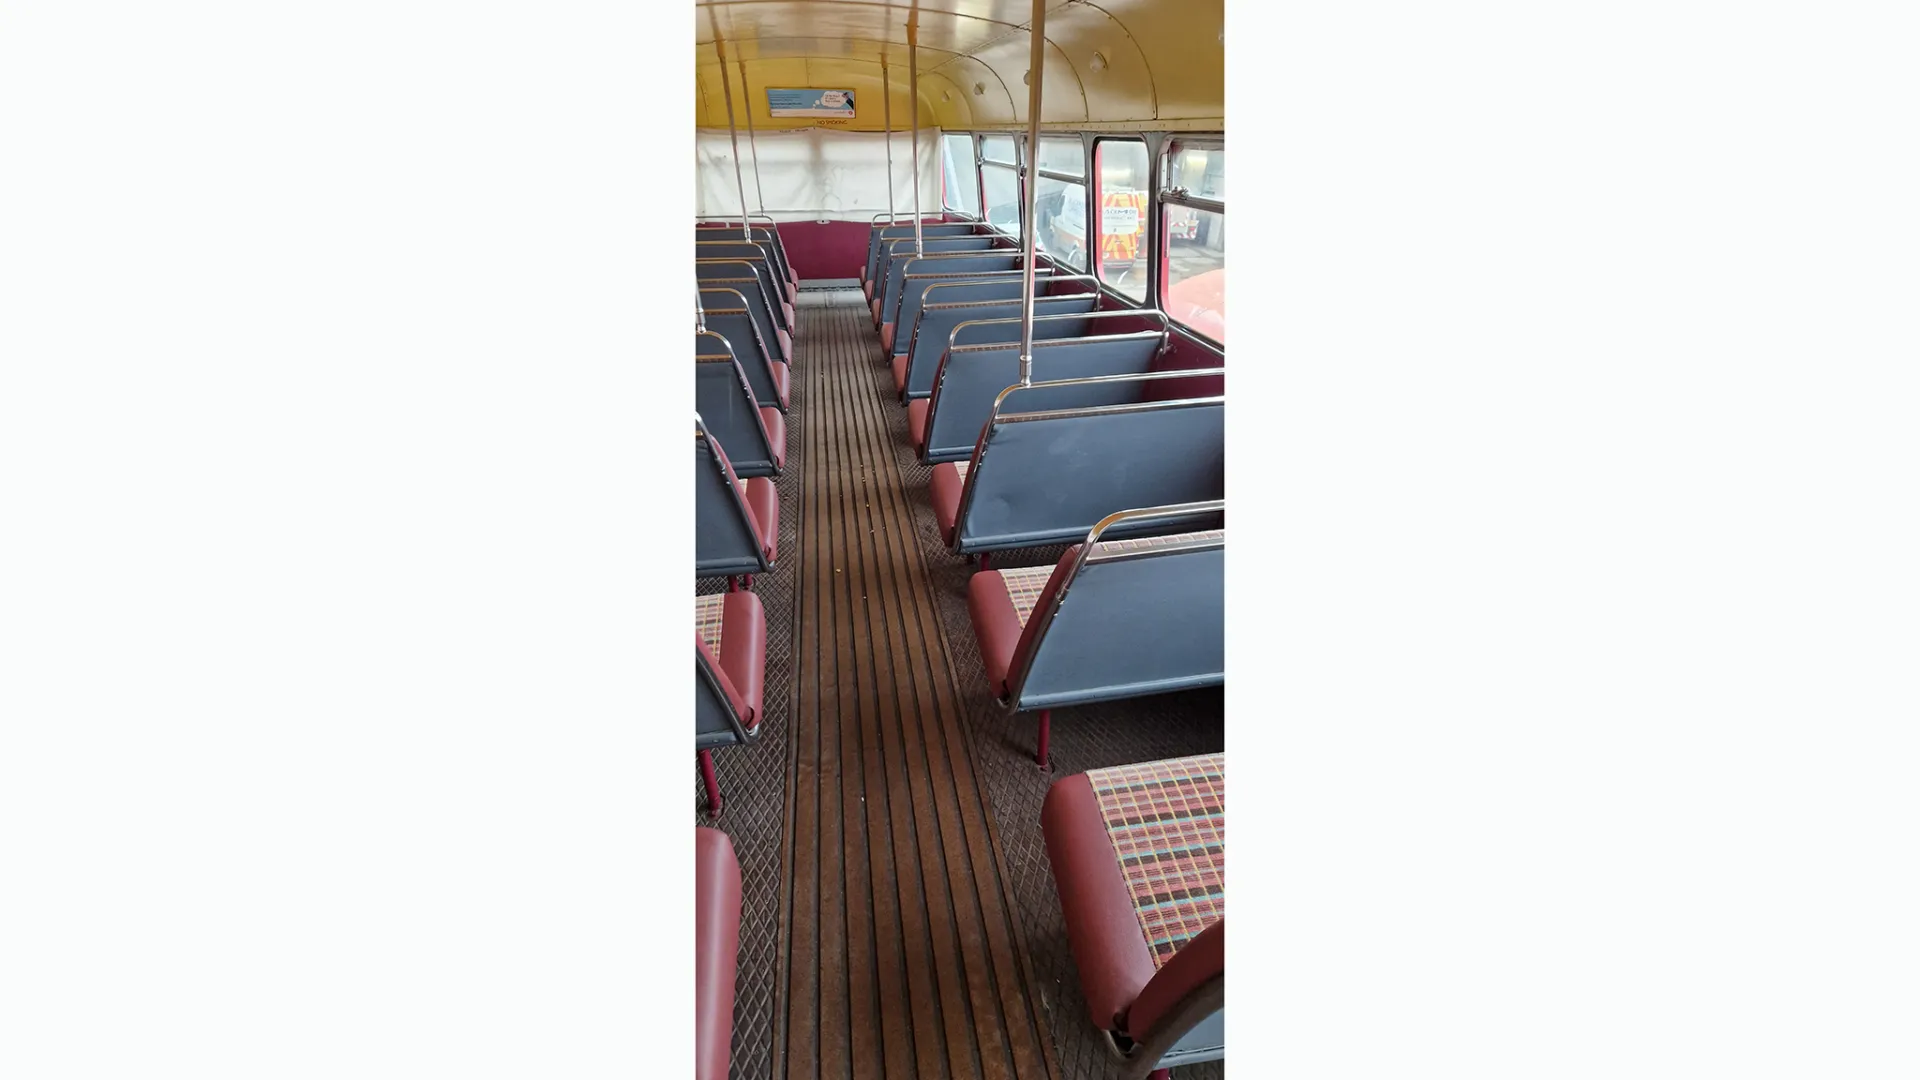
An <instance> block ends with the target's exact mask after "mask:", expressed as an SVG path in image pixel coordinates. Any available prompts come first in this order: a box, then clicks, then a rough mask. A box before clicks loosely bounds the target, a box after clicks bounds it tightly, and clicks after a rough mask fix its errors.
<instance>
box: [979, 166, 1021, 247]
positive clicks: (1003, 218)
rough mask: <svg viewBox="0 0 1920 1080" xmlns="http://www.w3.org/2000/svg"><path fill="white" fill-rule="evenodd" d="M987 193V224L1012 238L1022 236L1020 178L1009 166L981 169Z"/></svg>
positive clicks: (981, 179)
mask: <svg viewBox="0 0 1920 1080" xmlns="http://www.w3.org/2000/svg"><path fill="white" fill-rule="evenodd" d="M980 182H981V184H983V185H985V187H986V191H987V223H988V224H990V225H992V226H994V227H995V228H997V229H999V230H1000V231H1001V232H1004V233H1007V234H1009V235H1012V236H1019V235H1020V176H1019V174H1018V173H1015V172H1014V171H1013V167H1012V166H1009V165H993V164H987V165H982V166H981V167H980Z"/></svg>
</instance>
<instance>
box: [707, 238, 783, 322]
mask: <svg viewBox="0 0 1920 1080" xmlns="http://www.w3.org/2000/svg"><path fill="white" fill-rule="evenodd" d="M693 272H694V276H695V277H696V278H698V279H699V280H701V281H722V280H728V281H730V280H732V279H733V278H740V277H744V278H750V279H752V280H753V281H756V282H758V283H759V286H760V295H761V297H762V298H763V299H764V300H765V301H766V302H767V311H768V315H769V317H770V318H771V319H772V320H773V325H774V326H775V327H777V328H779V329H781V330H784V331H786V332H787V334H788V335H789V336H791V335H792V334H793V325H792V324H791V323H790V322H789V321H788V319H787V304H786V295H787V292H786V290H785V289H784V288H777V287H775V285H774V282H773V267H772V266H770V265H769V264H768V263H767V260H766V259H765V258H764V257H762V258H758V259H701V258H696V259H694V260H693Z"/></svg>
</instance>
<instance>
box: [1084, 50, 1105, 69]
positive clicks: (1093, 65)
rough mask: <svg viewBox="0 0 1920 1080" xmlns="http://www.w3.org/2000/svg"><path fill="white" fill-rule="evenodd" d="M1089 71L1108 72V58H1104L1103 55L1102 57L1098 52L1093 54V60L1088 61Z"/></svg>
mask: <svg viewBox="0 0 1920 1080" xmlns="http://www.w3.org/2000/svg"><path fill="white" fill-rule="evenodd" d="M1087 70H1088V71H1105V70H1107V58H1106V57H1104V56H1102V55H1100V54H1099V53H1097V52H1096V53H1094V54H1093V59H1091V60H1089V61H1087Z"/></svg>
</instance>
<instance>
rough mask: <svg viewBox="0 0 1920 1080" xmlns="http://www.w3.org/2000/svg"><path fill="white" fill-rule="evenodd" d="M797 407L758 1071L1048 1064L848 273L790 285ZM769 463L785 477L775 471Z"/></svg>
mask: <svg viewBox="0 0 1920 1080" xmlns="http://www.w3.org/2000/svg"><path fill="white" fill-rule="evenodd" d="M800 301H801V302H800V305H799V307H800V311H799V318H800V320H801V323H800V329H801V331H802V333H801V336H800V338H799V340H797V341H796V342H795V349H796V356H795V364H794V375H795V377H796V379H797V380H798V381H799V383H800V390H799V393H797V394H796V395H795V398H796V401H802V400H803V401H804V402H805V406H804V407H805V410H806V416H805V418H804V422H803V423H802V424H801V425H800V431H799V432H798V436H799V438H800V439H801V440H803V448H802V449H803V454H802V458H801V460H803V461H804V462H805V469H804V472H803V473H802V474H801V475H798V476H796V477H792V478H790V479H791V480H794V481H797V482H798V484H799V488H800V490H799V496H798V503H799V505H798V509H799V520H800V529H799V531H800V545H799V551H798V555H799V567H798V575H797V577H798V580H797V582H796V585H795V591H794V594H793V595H794V606H795V622H794V636H793V644H792V648H793V649H794V657H793V670H794V680H793V681H794V687H793V697H792V711H791V713H790V720H789V724H790V726H791V739H790V742H789V747H790V750H789V752H790V754H791V759H790V761H789V763H788V764H789V769H788V773H787V776H788V781H787V785H786V794H787V804H786V809H785V830H784V834H783V850H782V855H781V858H782V863H783V865H782V870H781V881H782V882H783V885H784V887H783V889H782V895H781V916H782V918H781V924H782V926H783V927H784V928H785V930H786V933H785V934H783V935H782V937H781V940H780V954H779V957H778V973H777V976H776V979H775V986H776V989H775V992H774V994H773V997H774V1004H775V1010H776V1012H775V1016H774V1023H773V1032H772V1035H773V1040H772V1041H773V1047H772V1063H771V1064H772V1070H771V1075H773V1076H774V1077H785V1078H795V1080H800V1078H804V1080H839V1078H853V1077H880V1076H884V1077H917V1078H921V1080H939V1078H952V1080H975V1078H978V1080H1001V1078H1018V1080H1028V1078H1033V1080H1039V1078H1042V1077H1057V1076H1058V1075H1059V1070H1058V1068H1057V1067H1056V1065H1055V1062H1054V1060H1053V1049H1052V1043H1051V1041H1050V1039H1049V1037H1048V1034H1047V1032H1046V1029H1045V1026H1044V1025H1045V1021H1044V1019H1043V1015H1042V1012H1043V1010H1041V1009H1039V1008H1037V1007H1036V1005H1035V997H1034V995H1033V994H1032V993H1031V992H1030V988H1029V986H1028V984H1027V978H1026V976H1025V971H1026V965H1025V964H1024V962H1023V961H1022V958H1021V956H1020V953H1019V947H1018V944H1017V933H1016V929H1015V916H1014V913H1013V911H1012V910H1011V908H1010V905H1009V899H1008V896H1009V893H1008V889H1007V885H1006V881H1005V880H1004V879H1003V875H1002V872H1001V869H1000V864H999V860H998V859H997V858H996V855H995V847H994V837H993V835H992V833H991V831H990V826H989V822H990V810H989V801H988V798H987V795H986V794H985V792H984V790H983V787H982V785H981V783H980V780H979V776H978V774H977V771H976V767H975V763H974V761H973V759H972V757H971V753H972V750H971V749H970V741H969V739H968V736H967V734H966V731H965V730H964V728H963V722H964V721H963V711H962V710H963V698H962V696H961V695H960V693H959V691H958V689H957V687H956V683H955V678H954V667H953V664H952V663H951V662H950V660H949V657H948V655H947V652H946V647H945V645H944V644H943V639H942V636H941V629H940V614H939V611H938V609H937V604H936V598H935V597H934V596H933V594H932V586H931V580H930V574H929V570H928V566H927V562H926V556H925V555H924V553H923V550H922V547H921V545H920V542H919V541H918V540H917V539H916V536H915V531H914V524H913V519H912V508H911V507H910V506H909V505H908V502H907V500H908V499H910V498H912V497H913V493H912V492H911V491H910V490H908V489H907V488H906V486H905V485H903V483H902V480H901V476H900V474H899V466H898V463H897V454H896V448H895V447H894V446H893V445H892V442H891V440H892V438H893V436H892V435H891V434H890V433H889V428H888V419H887V417H886V416H885V415H884V414H883V413H882V411H881V410H883V409H887V408H897V406H895V405H893V404H892V403H891V398H892V391H893V387H892V378H891V375H890V373H889V371H888V369H887V368H886V366H885V365H884V364H883V363H882V362H881V359H880V356H879V346H878V337H877V335H876V334H875V332H874V330H873V327H872V324H871V323H870V322H869V320H868V318H867V315H866V306H865V301H864V300H863V299H862V298H861V294H860V293H859V291H858V290H854V289H849V290H832V291H827V292H810V293H807V294H803V295H802V297H801V298H800ZM788 480H789V478H783V481H782V485H783V487H784V486H785V484H786V483H787V482H788Z"/></svg>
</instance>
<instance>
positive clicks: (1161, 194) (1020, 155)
mask: <svg viewBox="0 0 1920 1080" xmlns="http://www.w3.org/2000/svg"><path fill="white" fill-rule="evenodd" d="M948 133H949V134H968V135H971V136H973V145H974V173H975V177H976V180H977V181H978V183H979V185H980V216H979V218H978V219H977V220H979V221H980V222H981V223H982V224H985V225H987V226H988V227H989V228H992V229H993V230H994V231H995V232H996V233H999V234H1000V235H1001V236H1005V237H1007V238H1008V239H1011V240H1014V241H1019V240H1020V237H1019V236H1018V235H1017V234H1014V233H1009V232H1007V231H1005V230H1004V229H1001V228H1000V227H999V226H997V225H993V224H992V222H990V221H988V220H987V192H986V170H987V169H989V168H997V169H1006V170H1008V171H1010V172H1012V173H1013V177H1014V183H1015V190H1016V191H1018V192H1019V193H1020V205H1021V207H1022V208H1023V209H1024V208H1025V206H1026V183H1027V175H1026V174H1027V169H1026V165H1025V162H1024V158H1025V156H1026V154H1025V150H1026V132H1025V130H1024V129H1018V130H1009V129H1002V128H994V129H987V130H968V131H965V132H959V131H953V132H948ZM1049 136H1051V137H1053V138H1071V137H1077V138H1079V139H1080V140H1081V144H1082V145H1083V146H1084V147H1085V148H1086V150H1085V154H1084V156H1083V164H1084V169H1085V173H1086V175H1084V176H1070V175H1068V174H1066V173H1061V172H1058V171H1056V170H1051V169H1047V170H1035V172H1037V173H1039V174H1040V175H1042V176H1049V175H1050V176H1052V177H1053V178H1054V179H1059V180H1065V181H1068V182H1070V183H1078V184H1081V185H1083V186H1084V187H1085V189H1086V195H1087V220H1088V222H1089V227H1090V228H1091V227H1093V225H1092V223H1093V222H1095V221H1097V217H1096V215H1097V214H1098V212H1099V200H1100V186H1099V168H1098V164H1097V157H1096V155H1097V153H1098V147H1099V144H1100V143H1101V142H1104V141H1108V140H1112V141H1117V142H1137V143H1144V144H1145V145H1146V148H1147V211H1146V230H1147V235H1146V237H1145V238H1144V239H1143V240H1142V242H1141V243H1142V246H1143V247H1144V248H1145V250H1146V258H1147V260H1148V266H1149V268H1150V269H1149V272H1148V274H1147V295H1146V298H1145V299H1141V300H1136V299H1134V298H1133V297H1132V296H1130V295H1128V294H1127V293H1123V292H1121V291H1120V290H1118V289H1116V288H1114V287H1113V286H1112V285H1110V284H1108V283H1107V282H1106V281H1105V280H1104V279H1102V278H1101V276H1100V273H1099V270H1098V268H1097V266H1096V265H1094V264H1096V263H1097V262H1098V260H1097V259H1095V258H1094V257H1093V254H1092V253H1091V252H1089V255H1088V262H1089V265H1088V268H1087V269H1086V270H1085V271H1076V272H1077V273H1085V274H1087V275H1088V276H1090V277H1092V278H1093V280H1094V286H1095V288H1097V289H1098V290H1099V291H1100V293H1101V295H1102V296H1103V297H1105V298H1107V299H1109V300H1111V301H1112V302H1113V304H1114V305H1117V306H1118V307H1122V308H1131V309H1135V310H1141V311H1158V312H1161V313H1162V314H1165V310H1166V308H1165V305H1166V291H1167V287H1166V283H1165V282H1164V280H1163V278H1164V276H1165V272H1166V270H1167V268H1169V267H1170V266H1171V260H1170V259H1169V257H1168V255H1169V252H1168V245H1167V236H1166V228H1165V225H1164V220H1165V217H1166V208H1167V207H1168V206H1190V207H1192V208H1194V209H1198V210H1211V211H1213V212H1215V213H1218V214H1220V215H1221V216H1222V217H1224V216H1225V215H1226V203H1225V200H1224V199H1212V198H1207V197H1205V196H1199V195H1193V194H1191V193H1190V192H1184V191H1174V190H1168V189H1167V188H1166V182H1167V178H1168V163H1169V158H1168V154H1169V153H1170V152H1171V151H1172V149H1173V146H1174V144H1175V143H1178V144H1180V145H1182V146H1192V147H1205V148H1209V149H1225V148H1226V133H1225V132H1223V131H1164V130H1142V131H1114V130H1098V131H1072V132H1067V131H1057V130H1056V131H1052V132H1047V131H1042V132H1041V136H1040V137H1041V138H1043V139H1044V138H1048V137H1049ZM991 137H1003V138H1006V139H1009V140H1010V141H1011V143H1012V146H1013V157H1014V159H1015V160H1014V161H1012V162H1005V161H995V160H992V159H990V158H988V157H987V151H986V140H987V139H988V138H991ZM1034 250H1035V252H1036V254H1041V255H1043V256H1044V257H1046V258H1047V259H1048V260H1049V261H1055V262H1058V260H1054V259H1053V257H1052V256H1045V255H1044V253H1043V252H1040V248H1039V243H1038V241H1037V240H1036V242H1035V244H1034ZM1059 265H1060V266H1061V268H1062V269H1065V270H1072V267H1070V266H1067V265H1066V264H1065V263H1064V262H1060V263H1059ZM1166 319H1167V328H1168V332H1169V333H1172V334H1175V335H1177V336H1179V337H1181V338H1184V339H1186V340H1187V341H1190V342H1192V343H1194V344H1196V345H1198V346H1201V347H1202V348H1205V349H1208V350H1210V351H1213V352H1217V353H1220V354H1221V356H1222V357H1223V359H1224V357H1225V353H1226V343H1225V342H1221V341H1215V340H1214V339H1212V338H1210V337H1208V336H1207V335H1205V334H1203V333H1201V332H1199V331H1198V330H1195V329H1193V328H1192V327H1190V326H1188V325H1187V324H1185V323H1183V322H1180V321H1178V320H1176V319H1174V318H1173V317H1172V316H1171V315H1168V316H1167V317H1166Z"/></svg>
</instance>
